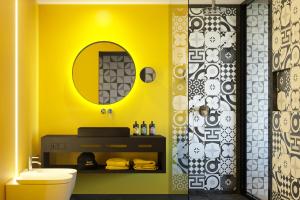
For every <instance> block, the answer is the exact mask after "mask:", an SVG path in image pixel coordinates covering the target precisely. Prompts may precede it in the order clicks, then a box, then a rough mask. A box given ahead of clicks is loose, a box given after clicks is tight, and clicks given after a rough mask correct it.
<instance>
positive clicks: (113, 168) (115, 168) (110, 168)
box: [105, 165, 129, 170]
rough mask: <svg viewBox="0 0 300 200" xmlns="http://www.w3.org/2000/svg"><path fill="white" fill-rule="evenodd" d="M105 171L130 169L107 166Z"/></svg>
mask: <svg viewBox="0 0 300 200" xmlns="http://www.w3.org/2000/svg"><path fill="white" fill-rule="evenodd" d="M105 169H108V170H128V169H129V167H128V166H127V167H118V166H109V165H107V166H106V167H105Z"/></svg>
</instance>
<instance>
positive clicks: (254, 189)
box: [247, 0, 269, 200]
mask: <svg viewBox="0 0 300 200" xmlns="http://www.w3.org/2000/svg"><path fill="white" fill-rule="evenodd" d="M257 2H260V3H257ZM268 23H269V19H268V1H267V0H265V1H262V0H259V1H254V2H253V3H251V4H250V5H249V6H248V7H247V192H248V193H250V194H252V195H253V196H255V197H258V198H260V199H263V200H267V199H268V182H269V180H268V169H269V168H268V167H269V165H268V162H269V161H268V157H269V156H268V146H269V144H268V141H269V140H268V137H269V128H268V126H269V116H268V114H269V102H268V101H269V100H268V99H269V84H268V82H269V63H268V62H269V59H268V55H269V54H268V47H269V45H268V42H269V31H268Z"/></svg>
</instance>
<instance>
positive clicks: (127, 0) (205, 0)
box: [37, 0, 244, 4]
mask: <svg viewBox="0 0 300 200" xmlns="http://www.w3.org/2000/svg"><path fill="white" fill-rule="evenodd" d="M243 1H244V0H216V3H217V4H241V3H242V2H243ZM37 2H38V3H39V4H187V3H188V0H37ZM211 3H212V1H211V0H190V4H211Z"/></svg>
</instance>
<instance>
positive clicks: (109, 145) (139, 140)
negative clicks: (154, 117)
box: [41, 135, 166, 173]
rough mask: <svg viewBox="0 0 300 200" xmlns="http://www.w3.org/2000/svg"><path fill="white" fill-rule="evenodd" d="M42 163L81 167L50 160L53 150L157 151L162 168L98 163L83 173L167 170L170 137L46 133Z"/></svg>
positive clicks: (161, 171) (61, 166) (44, 165)
mask: <svg viewBox="0 0 300 200" xmlns="http://www.w3.org/2000/svg"><path fill="white" fill-rule="evenodd" d="M41 140H42V141H41V145H42V148H41V151H42V152H41V158H42V167H45V168H75V169H76V168H77V166H76V165H55V164H51V163H50V156H51V153H72V152H74V153H75V152H76V153H82V152H94V153H99V152H102V153H117V152H118V153H126V152H128V153H129V152H131V153H135V152H139V153H143V152H144V153H157V165H158V170H155V171H148V170H143V171H141V170H134V169H129V170H106V169H105V166H98V167H97V168H96V169H92V170H79V171H78V172H79V173H166V138H165V137H163V136H161V135H156V136H130V137H79V136H77V135H46V136H44V137H42V139H41Z"/></svg>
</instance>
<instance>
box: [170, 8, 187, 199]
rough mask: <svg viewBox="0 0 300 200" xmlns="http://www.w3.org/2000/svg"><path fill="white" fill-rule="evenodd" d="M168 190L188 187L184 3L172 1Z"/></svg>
mask: <svg viewBox="0 0 300 200" xmlns="http://www.w3.org/2000/svg"><path fill="white" fill-rule="evenodd" d="M171 14H172V84H171V87H172V88H171V91H172V97H171V102H172V104H171V105H172V106H171V120H172V121H171V130H172V191H173V192H175V193H179V192H180V193H187V191H188V135H187V125H188V111H187V109H188V106H187V105H188V100H187V98H188V97H187V79H186V76H187V66H188V59H187V56H188V41H187V40H188V6H187V4H186V5H181V6H179V5H172V6H171Z"/></svg>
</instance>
